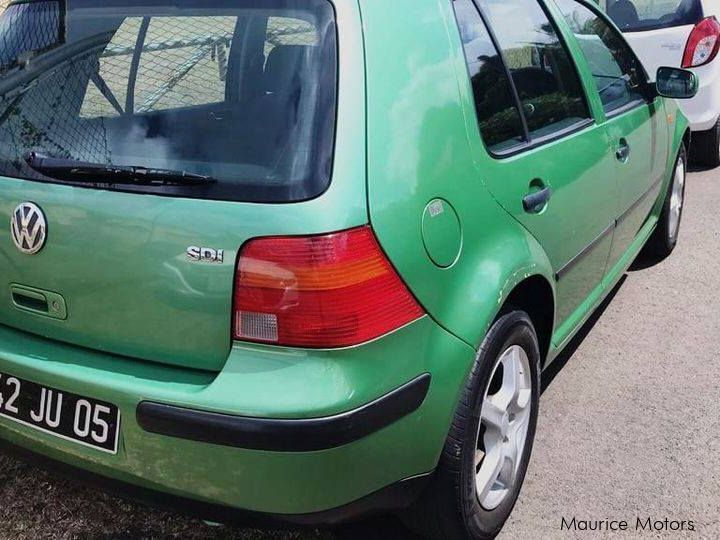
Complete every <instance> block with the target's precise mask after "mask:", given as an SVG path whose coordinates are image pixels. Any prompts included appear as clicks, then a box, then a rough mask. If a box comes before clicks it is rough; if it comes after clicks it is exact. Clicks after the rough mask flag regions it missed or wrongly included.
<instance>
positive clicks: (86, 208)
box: [0, 0, 474, 521]
mask: <svg viewBox="0 0 720 540" xmlns="http://www.w3.org/2000/svg"><path fill="white" fill-rule="evenodd" d="M358 10H359V8H358V5H357V3H355V2H352V1H340V0H337V1H335V2H334V3H331V2H330V1H329V0H271V1H268V2H262V3H257V2H254V1H250V0H237V1H232V2H230V1H226V0H211V1H200V0H197V1H196V0H187V1H184V2H181V3H179V4H178V3H177V2H170V1H169V0H168V1H166V0H158V1H157V2H153V3H152V4H151V5H148V4H147V3H136V2H128V1H116V0H111V1H110V2H107V1H103V2H100V1H99V0H98V1H95V0H87V1H85V0H83V1H80V0H78V1H77V2H74V1H72V0H67V1H66V2H59V1H55V0H40V1H35V2H29V3H28V2H17V3H14V4H11V6H10V7H9V8H8V10H7V11H6V12H5V13H4V15H3V16H2V18H1V19H0V42H2V43H3V44H4V45H3V47H2V53H0V55H2V56H0V63H1V64H2V65H1V66H0V70H2V72H1V73H2V76H1V77H0V175H1V178H0V181H1V182H2V190H0V217H1V218H2V219H3V220H4V222H5V223H6V224H7V229H6V233H5V234H2V235H0V255H1V256H2V259H3V261H4V262H3V264H2V265H0V396H2V397H1V398H0V399H1V402H0V439H2V440H3V441H4V442H5V444H10V445H12V447H13V448H15V449H21V450H23V451H29V452H31V453H33V454H36V455H41V456H44V457H45V458H50V459H52V460H55V461H57V462H59V463H63V464H65V465H69V466H72V467H76V468H77V469H78V470H83V471H87V472H90V473H93V474H97V475H100V478H112V479H114V480H117V481H120V482H123V483H128V484H131V485H133V486H140V487H142V488H148V489H150V490H157V491H160V492H163V493H167V494H172V495H175V496H179V497H182V498H187V499H190V500H192V501H203V502H208V503H212V504H217V505H220V506H225V507H229V508H231V509H245V510H251V511H255V512H261V513H264V514H273V515H280V516H282V517H283V519H289V520H290V521H303V520H304V518H302V517H298V516H302V515H305V514H315V513H317V512H324V511H327V510H330V509H333V508H337V507H341V506H344V505H347V504H349V503H352V502H354V501H357V500H358V499H361V498H364V497H366V496H369V495H370V494H373V493H375V492H378V491H379V490H382V489H383V488H387V487H388V486H391V485H395V484H398V483H399V482H400V483H401V482H402V481H403V480H407V479H411V478H414V477H417V476H418V475H422V474H424V473H427V472H429V471H431V470H432V468H433V467H434V465H435V463H436V462H437V457H438V454H439V451H440V449H441V447H442V444H443V441H444V438H445V435H446V431H447V425H448V422H449V418H450V417H451V414H452V409H453V407H454V404H455V399H456V393H457V388H458V387H459V380H456V379H457V378H458V370H453V372H452V373H453V375H451V374H450V373H449V368H448V367H447V366H448V365H449V364H452V362H456V364H455V365H458V364H457V363H458V362H464V363H468V364H469V362H470V361H471V359H472V357H473V354H474V353H473V350H472V349H471V348H470V347H468V346H467V345H465V344H464V343H463V342H461V341H460V340H458V339H457V338H456V337H454V336H452V335H451V334H449V333H448V332H447V331H445V330H444V329H442V328H441V327H440V326H439V325H437V324H436V323H435V322H434V321H433V320H432V318H431V317H429V316H427V314H426V313H425V311H424V308H423V307H422V306H421V305H420V303H419V302H418V301H417V300H416V298H415V297H414V295H413V293H412V291H410V290H409V289H408V288H407V287H406V286H405V284H404V282H403V280H402V278H401V276H399V275H398V274H397V272H396V271H395V269H394V267H393V265H392V262H391V261H390V260H388V258H387V257H386V255H385V253H384V251H383V249H382V247H381V245H380V243H379V242H378V240H377V238H376V237H375V235H374V232H373V230H372V228H371V227H370V225H369V219H368V210H367V194H366V168H365V167H366V163H365V160H366V155H365V154H366V153H365V131H364V126H365V95H364V69H363V66H364V58H363V43H362V32H361V24H360V14H359V11H358ZM2 216H4V217H2ZM410 483H412V482H410ZM402 485H406V484H402ZM401 503H402V498H399V497H395V500H394V501H391V502H390V503H388V501H387V500H386V501H384V502H383V504H384V505H386V506H387V505H390V506H392V505H393V504H401ZM361 506H362V505H361ZM367 507H368V505H365V506H364V507H363V508H364V509H365V510H367ZM339 515H345V513H343V512H341V513H340V514H339ZM333 516H335V514H333ZM335 519H336V517H331V516H329V515H326V514H323V515H321V516H320V517H318V518H317V519H316V520H317V521H333V520H335Z"/></svg>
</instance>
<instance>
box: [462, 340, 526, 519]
mask: <svg viewBox="0 0 720 540" xmlns="http://www.w3.org/2000/svg"><path fill="white" fill-rule="evenodd" d="M531 409H532V374H531V371H530V359H529V358H528V355H527V353H526V352H525V350H524V349H523V348H522V347H520V346H519V345H513V346H511V347H509V348H508V349H507V350H505V352H503V353H502V354H501V355H500V357H499V358H498V360H497V362H496V364H495V367H494V368H493V373H492V375H491V376H490V383H489V384H488V387H487V389H486V390H485V397H484V399H483V403H482V410H481V412H480V426H479V430H478V438H477V446H476V452H475V492H476V495H477V498H478V502H479V503H480V506H482V507H483V508H484V509H485V510H488V511H490V510H494V509H495V508H497V507H498V506H500V504H502V502H503V501H504V500H505V498H506V497H507V495H508V493H509V492H510V491H511V490H512V488H513V486H514V484H515V481H516V479H517V473H518V470H519V469H520V463H521V461H522V457H523V454H524V453H525V445H526V442H527V433H528V426H529V423H530V416H531V414H530V413H531Z"/></svg>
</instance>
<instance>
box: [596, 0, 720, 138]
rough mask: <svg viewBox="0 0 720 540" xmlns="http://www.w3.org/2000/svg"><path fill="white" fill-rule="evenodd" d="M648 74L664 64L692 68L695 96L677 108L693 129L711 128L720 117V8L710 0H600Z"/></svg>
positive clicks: (652, 75)
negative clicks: (697, 87)
mask: <svg viewBox="0 0 720 540" xmlns="http://www.w3.org/2000/svg"><path fill="white" fill-rule="evenodd" d="M603 1H604V3H605V5H606V7H607V11H608V14H609V15H610V16H611V18H612V19H613V20H614V21H615V23H616V24H617V25H618V27H619V28H620V29H621V30H622V31H623V33H624V34H625V37H626V39H627V40H628V42H629V43H630V44H631V45H632V47H633V49H634V50H635V52H636V53H637V54H638V56H639V57H640V59H641V60H642V62H643V64H644V65H645V68H646V70H647V72H648V73H649V74H650V76H651V77H652V78H654V77H655V73H656V72H657V70H658V68H660V67H663V66H670V67H682V68H686V69H690V70H692V71H694V72H695V73H696V74H697V76H698V78H699V80H700V90H699V92H698V94H697V96H696V97H695V98H693V99H690V100H684V101H682V103H681V104H680V106H681V109H682V110H683V112H684V113H685V115H686V116H687V117H688V119H689V120H690V126H691V128H692V130H693V131H707V130H710V129H711V128H714V127H715V125H716V123H717V121H718V117H720V62H719V61H717V60H716V58H717V53H718V49H719V48H720V22H718V19H717V17H718V16H720V10H719V9H718V6H717V5H716V3H715V2H711V1H710V0H666V1H662V2H656V1H651V0H634V2H633V1H630V0H615V1H613V0H603Z"/></svg>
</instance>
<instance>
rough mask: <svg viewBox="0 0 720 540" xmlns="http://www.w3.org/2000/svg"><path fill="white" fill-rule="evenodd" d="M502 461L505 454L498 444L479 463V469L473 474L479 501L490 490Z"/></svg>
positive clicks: (500, 469) (481, 500)
mask: <svg viewBox="0 0 720 540" xmlns="http://www.w3.org/2000/svg"><path fill="white" fill-rule="evenodd" d="M504 463H505V456H504V455H503V451H502V447H501V446H499V445H498V446H496V447H495V448H493V451H492V452H490V453H489V454H486V455H485V459H484V460H483V462H482V464H481V465H480V470H479V471H478V473H477V475H476V476H475V489H476V492H477V497H478V500H479V501H480V502H481V503H482V502H483V501H484V500H485V499H487V497H488V494H489V493H490V490H491V489H492V488H493V486H494V485H495V482H496V481H497V479H498V476H499V475H500V472H501V471H502V467H503V464H504Z"/></svg>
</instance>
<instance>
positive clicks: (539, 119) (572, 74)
mask: <svg viewBox="0 0 720 540" xmlns="http://www.w3.org/2000/svg"><path fill="white" fill-rule="evenodd" d="M478 4H479V5H480V7H481V9H482V10H483V11H484V12H485V13H486V15H487V17H488V19H489V23H490V26H491V27H492V28H493V30H494V32H495V35H496V36H497V40H498V44H499V46H500V48H501V50H502V53H503V57H504V58H505V62H506V63H507V65H508V68H509V70H510V73H511V76H512V80H513V82H514V84H515V88H516V89H517V93H518V96H519V98H520V101H521V104H522V111H523V114H524V116H525V118H526V121H527V125H528V131H529V135H530V137H531V138H532V139H534V138H540V137H544V136H547V135H550V134H552V133H554V132H556V131H559V130H563V129H565V128H567V127H569V126H572V125H574V124H577V123H579V122H582V121H583V120H587V119H589V118H590V112H589V109H588V107H587V104H586V101H585V95H584V90H583V87H582V83H581V82H580V77H579V75H578V73H577V71H576V69H575V65H574V63H573V61H572V59H571V58H570V54H569V52H568V51H567V49H566V48H565V45H564V44H563V43H562V42H561V41H560V38H559V37H558V33H557V31H556V29H555V26H554V25H553V23H552V22H550V20H549V18H548V16H547V15H546V13H545V12H544V11H543V9H542V7H541V6H540V4H539V3H538V1H537V0H509V1H508V0H480V1H479V2H478Z"/></svg>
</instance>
